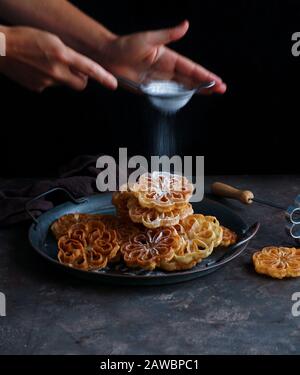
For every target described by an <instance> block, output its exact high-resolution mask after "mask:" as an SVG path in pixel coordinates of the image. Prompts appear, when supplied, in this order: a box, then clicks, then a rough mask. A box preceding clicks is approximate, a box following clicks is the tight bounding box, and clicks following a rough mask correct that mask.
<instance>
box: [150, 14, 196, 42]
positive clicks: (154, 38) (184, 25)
mask: <svg viewBox="0 0 300 375" xmlns="http://www.w3.org/2000/svg"><path fill="white" fill-rule="evenodd" d="M188 28H189V22H188V21H186V20H185V21H183V22H181V23H180V24H179V25H178V26H175V27H172V28H169V29H163V30H156V31H149V32H148V33H147V34H148V35H147V41H148V43H150V44H151V45H153V46H157V45H161V44H168V43H170V42H174V41H175V40H178V39H181V38H182V37H183V36H184V35H185V34H186V32H187V31H188Z"/></svg>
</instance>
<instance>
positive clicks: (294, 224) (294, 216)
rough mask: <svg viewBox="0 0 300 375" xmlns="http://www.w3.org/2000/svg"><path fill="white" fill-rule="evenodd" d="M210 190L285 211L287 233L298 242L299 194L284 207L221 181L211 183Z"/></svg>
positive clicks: (299, 236) (299, 223) (242, 200)
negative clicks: (290, 203)
mask: <svg viewBox="0 0 300 375" xmlns="http://www.w3.org/2000/svg"><path fill="white" fill-rule="evenodd" d="M211 191H212V193H213V194H215V195H218V196H219V197H223V198H231V199H235V200H238V201H240V202H242V203H244V204H251V203H253V202H257V203H260V204H264V205H266V206H270V207H274V208H277V209H279V210H282V211H283V212H285V217H286V220H287V222H288V223H287V225H286V230H287V232H288V234H289V235H290V236H291V237H292V238H294V239H295V240H296V241H298V242H300V194H299V195H297V197H296V199H295V201H294V204H292V205H290V206H288V208H286V207H283V206H280V205H279V204H276V203H274V202H269V201H266V200H262V199H259V198H256V197H254V194H253V193H252V191H250V190H239V189H236V188H235V187H233V186H230V185H226V184H223V183H222V182H215V183H213V184H212V186H211Z"/></svg>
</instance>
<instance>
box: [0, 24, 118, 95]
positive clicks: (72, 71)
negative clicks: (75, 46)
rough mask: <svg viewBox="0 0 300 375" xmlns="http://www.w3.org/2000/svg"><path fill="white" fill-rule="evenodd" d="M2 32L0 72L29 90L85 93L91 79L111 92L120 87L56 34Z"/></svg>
mask: <svg viewBox="0 0 300 375" xmlns="http://www.w3.org/2000/svg"><path fill="white" fill-rule="evenodd" d="M0 31H2V32H4V33H5V35H6V56H5V57H1V58H0V72H2V73H3V74H4V75H6V76H8V77H9V78H11V79H12V80H14V81H17V82H18V83H20V84H21V85H23V86H25V87H27V88H28V89H30V90H33V91H37V92H41V91H43V90H44V89H46V88H47V87H50V86H55V85H67V86H69V87H71V88H72V89H74V90H83V89H84V88H85V87H86V85H87V82H88V79H89V78H92V79H95V80H96V81H98V82H99V83H101V84H102V85H103V86H106V87H107V88H109V89H115V88H116V87H117V81H116V79H115V77H114V76H112V75H111V74H110V73H108V72H107V71H106V70H105V69H104V68H102V67H101V66H100V65H99V64H97V63H96V62H94V61H92V60H91V59H89V58H87V57H85V56H83V55H82V54H79V53H77V52H75V51H74V50H72V49H71V48H69V47H67V46H66V45H65V44H64V43H63V42H62V41H61V40H60V39H59V38H58V37H57V36H55V35H53V34H50V33H48V32H44V31H40V30H38V29H34V28H29V27H1V29H0Z"/></svg>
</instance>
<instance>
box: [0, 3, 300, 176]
mask: <svg viewBox="0 0 300 375" xmlns="http://www.w3.org/2000/svg"><path fill="white" fill-rule="evenodd" d="M73 2H74V3H75V4H77V5H78V6H79V7H81V8H82V9H84V10H85V11H86V12H88V13H89V14H91V15H92V16H94V17H95V18H97V19H98V20H99V21H101V22H102V23H103V24H104V25H106V26H107V27H108V28H110V29H111V30H112V31H114V32H115V33H119V34H126V33H131V32H134V31H138V30H147V29H154V28H160V27H166V26H171V25H175V24H176V23H178V22H180V21H182V20H183V19H185V18H187V19H188V20H189V21H190V23H191V27H190V30H189V33H188V34H187V36H186V37H185V38H184V39H183V40H182V41H180V42H178V43H176V44H174V45H173V48H174V49H176V50H177V51H180V52H181V53H184V54H186V55H187V56H189V57H191V58H192V59H194V60H196V61H197V62H199V63H201V64H202V65H204V66H206V67H207V68H209V69H210V70H212V71H214V72H215V73H217V74H218V75H220V76H221V77H222V78H223V79H224V81H225V82H226V83H227V84H228V92H227V93H226V94H225V95H224V96H210V97H200V96H199V97H195V98H194V99H193V100H192V101H191V102H190V103H189V105H188V106H187V107H185V108H184V109H183V110H182V111H181V112H179V113H178V114H177V116H176V119H175V120H174V119H173V120H172V121H171V124H169V125H166V126H169V127H170V128H171V132H173V133H174V134H175V137H176V149H175V151H176V153H179V154H182V155H205V157H206V161H205V166H206V173H208V174H211V173H222V174H230V173H243V174H244V173H263V174H267V173H291V172H292V173H299V141H300V130H299V120H298V114H299V109H298V108H299V99H300V97H299V81H300V78H299V64H300V57H299V58H296V57H293V56H292V54H291V46H292V43H293V42H292V41H291V35H292V33H293V32H296V31H300V30H299V28H300V27H299V26H298V25H299V15H300V13H299V6H297V2H296V1H272V2H271V1H250V0H248V1H242V0H240V1H235V2H230V1H216V0H210V1H196V0H194V1H188V0H184V1H180V2H175V1H147V2H145V1H139V2H136V1H131V0H126V1H125V0H124V1H99V0H89V1H86V0H76V1H73ZM297 23H298V25H297ZM87 37H88V36H87ZM0 95H1V101H0V111H1V112H0V113H1V117H0V122H1V147H0V157H1V175H2V176H4V175H12V176H28V177H29V176H34V175H39V176H47V175H50V174H52V175H53V174H55V173H56V171H57V168H58V166H59V165H60V164H63V163H65V162H67V161H68V160H70V159H72V158H73V157H74V156H76V155H79V154H84V153H87V154H100V153H107V154H109V155H116V154H117V152H118V148H119V147H121V146H122V147H127V148H128V151H129V154H132V155H134V154H142V155H145V156H149V155H151V154H153V153H155V151H156V149H157V148H156V145H155V137H154V134H156V132H157V124H158V123H160V122H162V121H166V120H165V119H162V118H161V117H160V116H159V115H158V114H157V113H156V112H155V111H154V110H152V109H151V108H149V106H148V104H147V103H146V101H145V99H144V98H142V97H138V96H136V95H133V94H131V93H128V92H126V91H124V90H122V89H120V90H118V91H117V92H109V91H107V90H106V89H104V88H102V87H101V86H100V85H98V84H95V83H91V84H89V86H88V89H87V90H86V91H85V92H83V93H76V92H73V91H71V90H69V89H66V88H55V89H50V90H47V91H46V92H44V93H43V94H41V95H39V94H35V93H31V92H28V91H26V90H25V89H22V88H20V87H19V86H18V85H16V84H14V83H12V82H10V81H8V80H6V79H5V78H3V77H1V78H0Z"/></svg>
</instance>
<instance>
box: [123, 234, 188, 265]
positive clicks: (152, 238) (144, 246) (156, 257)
mask: <svg viewBox="0 0 300 375" xmlns="http://www.w3.org/2000/svg"><path fill="white" fill-rule="evenodd" d="M181 246H182V240H181V238H180V236H179V235H178V233H177V231H176V230H175V229H174V228H172V227H166V228H158V229H148V230H146V231H145V232H144V233H140V234H137V235H136V236H133V237H131V239H130V240H129V241H128V242H125V243H124V244H123V245H122V247H121V253H122V255H123V257H124V261H125V263H126V264H127V266H128V267H140V268H143V269H147V270H153V269H154V268H156V267H159V266H160V264H161V263H162V262H168V261H169V260H171V259H172V258H173V256H174V254H175V252H176V251H178V249H179V248H181Z"/></svg>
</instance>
